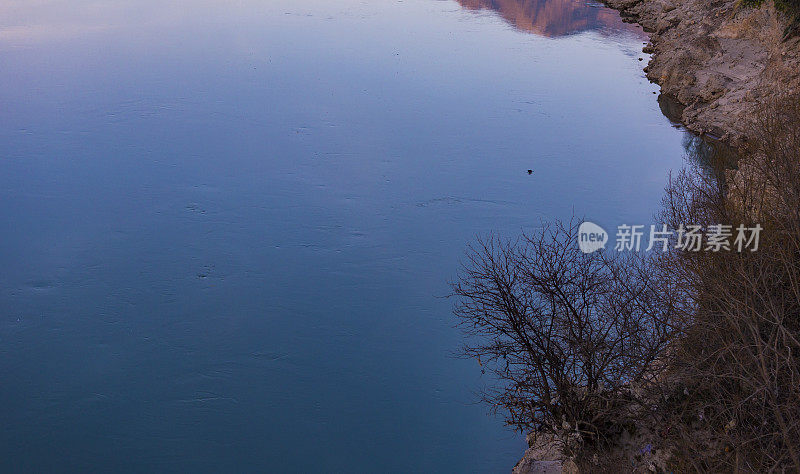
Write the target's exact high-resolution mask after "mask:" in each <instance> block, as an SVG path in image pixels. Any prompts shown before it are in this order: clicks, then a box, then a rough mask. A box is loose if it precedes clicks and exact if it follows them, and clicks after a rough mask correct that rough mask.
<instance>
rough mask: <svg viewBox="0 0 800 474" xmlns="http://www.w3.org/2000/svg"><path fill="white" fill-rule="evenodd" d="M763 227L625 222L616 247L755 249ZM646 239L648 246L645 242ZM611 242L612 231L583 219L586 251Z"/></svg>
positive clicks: (582, 244) (581, 238) (581, 235)
mask: <svg viewBox="0 0 800 474" xmlns="http://www.w3.org/2000/svg"><path fill="white" fill-rule="evenodd" d="M762 230H763V227H761V225H760V224H756V225H754V226H749V227H748V226H745V225H744V224H740V225H739V226H737V227H734V226H732V225H726V224H714V225H710V226H707V227H705V228H704V227H703V226H699V225H687V226H684V225H683V224H681V225H680V226H679V227H678V228H677V229H674V230H673V229H669V228H668V227H667V225H666V224H662V225H661V226H656V225H650V226H649V229H645V226H644V225H628V224H622V225H620V226H618V227H617V233H616V244H615V245H614V250H616V251H618V252H623V251H633V252H638V251H640V250H642V249H644V250H645V251H651V250H658V251H661V252H667V251H668V250H669V249H670V248H673V249H677V250H681V251H685V252H700V251H708V252H719V251H721V250H724V251H736V252H744V251H750V252H755V251H756V250H758V241H759V238H760V236H761V231H762ZM645 239H646V242H647V245H646V246H645V245H644V241H645ZM606 243H608V233H607V232H606V231H605V229H603V228H602V227H600V226H599V225H597V224H594V223H592V222H583V223H582V224H581V225H580V227H579V228H578V247H579V248H580V249H581V251H582V252H584V253H592V252H594V251H597V250H600V249H604V248H605V246H606Z"/></svg>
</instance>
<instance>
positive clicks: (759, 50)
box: [606, 0, 800, 145]
mask: <svg viewBox="0 0 800 474" xmlns="http://www.w3.org/2000/svg"><path fill="white" fill-rule="evenodd" d="M606 2H607V4H608V5H609V6H611V7H612V8H615V9H618V10H619V11H620V12H621V14H622V16H623V18H625V19H626V20H627V21H634V22H637V23H639V24H641V25H642V26H643V27H644V28H645V30H646V31H649V32H651V33H652V34H651V37H650V43H649V44H648V45H647V46H646V47H645V48H644V51H645V52H652V53H653V57H652V59H651V61H650V63H649V64H648V65H647V68H646V69H645V71H646V73H647V77H648V78H649V79H650V80H652V81H654V82H656V83H658V84H659V85H660V86H661V88H662V92H663V93H666V94H668V95H670V96H672V97H674V98H676V99H677V100H678V101H679V102H680V103H681V104H683V105H684V106H685V108H683V110H682V111H679V114H680V120H681V121H682V122H683V123H684V124H685V125H686V126H687V127H688V128H689V129H690V130H692V131H694V132H697V133H700V134H709V135H711V136H713V137H715V138H721V139H723V140H724V141H726V142H728V143H730V144H733V145H737V144H741V143H743V142H744V141H746V140H747V125H746V119H747V117H748V114H749V113H750V112H751V111H752V110H753V108H754V107H756V106H757V105H758V104H759V102H761V101H763V100H764V99H765V98H767V97H770V96H772V95H774V94H776V93H777V92H793V91H795V90H800V89H799V88H800V38H794V39H790V40H788V41H782V36H783V31H784V26H785V25H784V24H783V19H782V18H780V16H779V15H778V14H777V13H776V12H775V10H774V8H773V7H772V6H768V5H766V4H765V6H764V7H762V8H758V9H746V8H738V7H737V2H736V1H735V0H716V1H715V0H711V1H709V0H606Z"/></svg>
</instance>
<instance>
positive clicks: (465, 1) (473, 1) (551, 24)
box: [457, 0, 643, 37]
mask: <svg viewBox="0 0 800 474" xmlns="http://www.w3.org/2000/svg"><path fill="white" fill-rule="evenodd" d="M457 1H458V3H460V4H461V6H462V7H464V8H467V9H469V10H483V9H486V10H494V11H496V12H498V13H499V14H500V16H502V17H503V19H505V20H506V21H507V22H508V23H510V24H512V25H513V26H514V27H515V28H517V29H520V30H524V31H528V32H531V33H534V34H537V35H540V36H548V37H554V36H564V35H568V34H572V33H578V32H581V31H586V30H600V31H605V30H614V31H630V32H634V33H636V34H640V35H641V34H643V33H642V31H641V29H639V28H638V27H636V26H634V25H631V24H628V23H624V22H623V21H622V19H621V18H620V16H619V15H618V14H617V12H615V11H613V10H611V9H609V8H605V7H602V6H600V5H591V4H588V3H587V2H586V1H580V0H457Z"/></svg>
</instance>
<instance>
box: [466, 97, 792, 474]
mask: <svg viewBox="0 0 800 474" xmlns="http://www.w3.org/2000/svg"><path fill="white" fill-rule="evenodd" d="M754 117H755V119H754V120H753V124H752V126H753V134H752V136H753V137H755V138H756V139H754V140H752V141H751V143H750V145H749V147H748V149H746V150H744V152H743V153H741V154H739V155H738V156H740V158H739V160H738V164H737V168H736V169H731V162H732V159H731V157H730V156H729V155H728V154H727V153H725V152H723V151H721V150H720V149H717V151H715V152H711V153H699V151H707V150H708V149H706V148H703V147H700V148H697V149H695V152H696V153H694V154H695V156H696V157H697V156H699V159H696V160H695V161H694V163H693V164H692V166H690V167H688V168H687V169H686V170H684V171H683V172H681V173H680V174H679V175H678V176H676V177H675V178H674V179H672V180H671V183H670V186H669V187H668V189H667V193H666V196H665V199H664V210H663V215H662V217H663V219H664V222H666V223H668V224H670V225H671V226H672V227H673V228H677V227H678V226H679V225H680V224H681V223H683V224H688V223H692V224H695V223H696V224H704V225H710V224H731V225H733V226H734V228H735V227H736V226H738V225H739V224H745V225H754V224H759V225H761V226H762V227H763V228H764V230H763V231H762V232H761V238H760V243H759V249H758V250H757V251H755V252H750V251H745V252H737V251H736V250H735V249H733V250H732V251H722V252H682V251H678V250H674V249H673V250H672V251H671V252H668V253H663V254H662V253H659V252H651V253H648V254H640V255H625V254H617V253H616V252H613V251H604V252H603V251H601V252H597V253H593V254H588V255H585V254H583V253H581V252H580V251H579V250H578V248H577V245H576V243H575V242H576V238H577V234H576V232H577V228H576V223H575V222H570V223H568V224H559V223H556V224H553V225H550V226H544V227H543V230H542V231H540V232H538V233H536V234H535V235H530V236H523V237H522V238H520V239H519V240H518V241H515V242H505V241H503V240H501V239H499V238H497V237H492V238H489V239H487V240H485V241H483V242H480V243H478V244H477V245H476V246H475V247H474V248H472V249H471V250H470V251H469V252H468V259H467V261H466V264H465V266H464V270H463V272H462V274H461V277H460V279H459V282H458V283H457V284H455V285H454V289H455V291H454V293H455V295H456V296H457V297H458V303H457V305H456V309H455V313H456V315H457V316H458V317H459V319H460V321H461V325H462V327H463V329H464V330H465V332H466V333H467V334H468V339H467V341H468V342H467V344H466V347H465V349H464V354H465V355H466V356H469V357H474V358H476V359H478V361H480V362H481V364H482V365H483V366H484V368H486V369H487V370H491V371H492V372H493V374H494V376H495V380H496V381H497V383H496V384H495V385H494V386H493V387H492V388H491V389H489V390H487V391H486V392H485V394H484V395H485V399H486V401H487V402H489V403H490V404H491V406H493V407H494V408H495V409H496V410H498V411H499V412H501V413H503V414H504V415H505V417H506V420H507V421H508V423H509V424H511V425H513V426H515V427H516V428H518V429H520V430H522V431H526V432H531V431H533V432H537V433H547V434H548V435H549V436H553V437H554V438H555V439H557V440H559V442H560V443H561V447H562V451H563V452H564V454H565V455H566V456H570V457H572V458H573V459H575V460H576V461H577V462H578V464H579V465H583V466H584V467H586V468H587V471H588V472H593V471H600V470H603V469H606V470H609V471H615V470H616V471H618V470H619V469H624V470H630V465H628V466H625V467H624V468H623V467H622V466H619V465H617V466H614V465H613V464H612V465H609V463H613V462H620V459H625V456H624V455H623V456H621V457H620V456H617V455H614V456H612V455H610V453H612V452H614V451H615V449H616V450H617V451H619V444H620V439H621V438H623V437H627V438H630V436H631V435H632V434H634V433H636V432H637V431H638V432H639V433H647V435H646V436H648V437H649V438H647V439H648V440H649V442H651V443H652V444H653V446H657V447H658V449H659V451H660V452H662V453H668V455H666V456H662V457H661V461H660V462H659V463H656V464H655V465H653V464H651V465H650V469H651V470H652V469H656V470H659V469H662V470H665V471H675V472H787V471H788V472H800V98H798V97H797V96H794V97H783V98H782V99H776V100H774V101H772V102H770V103H768V104H765V105H764V106H763V107H762V109H761V110H759V111H758V113H756V114H754ZM623 434H624V435H625V436H623ZM598 454H599V456H598ZM604 454H609V455H608V456H604ZM603 460H606V461H607V462H605V463H604V462H603ZM603 464H605V466H603Z"/></svg>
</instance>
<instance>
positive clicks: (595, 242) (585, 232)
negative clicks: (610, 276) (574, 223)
mask: <svg viewBox="0 0 800 474" xmlns="http://www.w3.org/2000/svg"><path fill="white" fill-rule="evenodd" d="M606 243H608V232H606V231H605V229H603V228H602V227H600V226H599V225H597V224H595V223H593V222H583V223H582V224H581V225H580V227H578V247H579V248H580V249H581V252H583V253H592V252H596V251H598V250H600V249H604V248H605V247H606Z"/></svg>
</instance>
